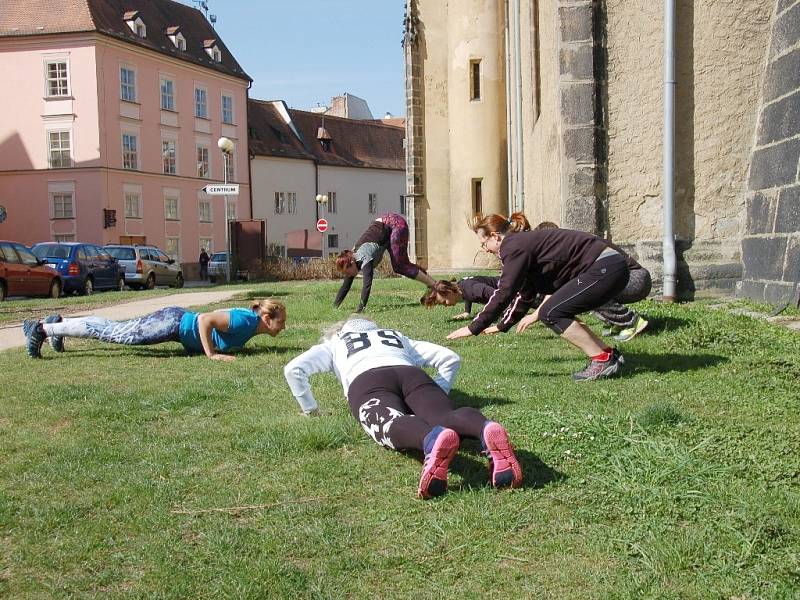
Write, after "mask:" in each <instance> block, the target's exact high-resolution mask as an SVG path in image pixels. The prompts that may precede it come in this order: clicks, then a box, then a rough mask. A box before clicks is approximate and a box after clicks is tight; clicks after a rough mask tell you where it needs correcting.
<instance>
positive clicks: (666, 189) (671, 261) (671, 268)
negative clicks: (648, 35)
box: [662, 0, 677, 302]
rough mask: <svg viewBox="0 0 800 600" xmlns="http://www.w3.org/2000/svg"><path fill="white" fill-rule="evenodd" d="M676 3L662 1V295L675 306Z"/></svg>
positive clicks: (671, 0)
mask: <svg viewBox="0 0 800 600" xmlns="http://www.w3.org/2000/svg"><path fill="white" fill-rule="evenodd" d="M675 12H676V11H675V0H664V157H663V162H664V165H663V169H664V173H663V184H662V185H663V191H662V194H663V200H662V202H663V205H664V215H663V218H664V240H663V249H662V253H663V255H664V258H663V260H664V269H663V271H664V294H663V298H664V301H665V302H675V282H676V273H677V260H676V258H675V229H674V221H675V148H674V146H675Z"/></svg>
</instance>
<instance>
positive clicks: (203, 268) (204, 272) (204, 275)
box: [197, 248, 211, 281]
mask: <svg viewBox="0 0 800 600" xmlns="http://www.w3.org/2000/svg"><path fill="white" fill-rule="evenodd" d="M210 260H211V257H210V256H209V255H208V252H206V249H205V248H202V249H201V250H200V258H198V259H197V262H198V263H200V281H207V280H208V262H209V261H210Z"/></svg>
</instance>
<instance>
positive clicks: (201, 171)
mask: <svg viewBox="0 0 800 600" xmlns="http://www.w3.org/2000/svg"><path fill="white" fill-rule="evenodd" d="M197 176H198V177H204V178H206V179H207V178H209V177H211V168H210V167H209V164H208V148H207V147H206V146H198V147H197Z"/></svg>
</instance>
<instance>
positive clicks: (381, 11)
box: [182, 0, 405, 118]
mask: <svg viewBox="0 0 800 600" xmlns="http://www.w3.org/2000/svg"><path fill="white" fill-rule="evenodd" d="M182 1H183V2H184V4H189V5H194V4H193V3H192V1H191V0H182ZM206 2H207V3H208V8H209V13H210V14H215V15H216V16H217V24H216V29H217V31H218V32H219V34H220V37H221V38H222V40H223V41H224V42H225V45H226V46H227V47H228V48H229V49H230V51H231V52H232V53H233V55H234V56H235V57H236V59H237V60H238V61H239V64H241V65H242V67H243V68H244V70H245V72H246V73H247V74H248V75H250V77H251V78H252V79H253V80H254V81H253V87H252V89H251V90H250V97H251V98H258V99H261V100H285V101H286V103H287V104H288V105H289V106H290V107H291V108H299V109H306V110H307V109H309V108H312V107H314V106H317V105H318V104H323V105H330V99H331V97H332V96H338V95H341V94H343V93H345V92H348V93H350V94H353V95H355V96H359V97H361V98H363V99H365V100H366V101H367V103H368V104H369V107H370V110H371V111H372V114H373V116H374V117H375V118H381V117H383V116H384V115H385V114H386V113H387V112H390V113H392V115H394V116H404V115H405V92H404V86H403V49H402V46H401V45H400V41H401V39H402V37H403V11H404V8H405V2H404V0H206Z"/></svg>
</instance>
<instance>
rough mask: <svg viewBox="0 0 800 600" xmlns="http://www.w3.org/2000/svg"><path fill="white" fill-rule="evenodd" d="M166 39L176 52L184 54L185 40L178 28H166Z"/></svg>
mask: <svg viewBox="0 0 800 600" xmlns="http://www.w3.org/2000/svg"><path fill="white" fill-rule="evenodd" d="M167 37H168V38H169V41H170V42H172V45H173V46H175V47H176V48H177V49H178V50H180V51H181V52H186V38H185V37H183V34H182V33H181V28H180V27H167Z"/></svg>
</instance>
